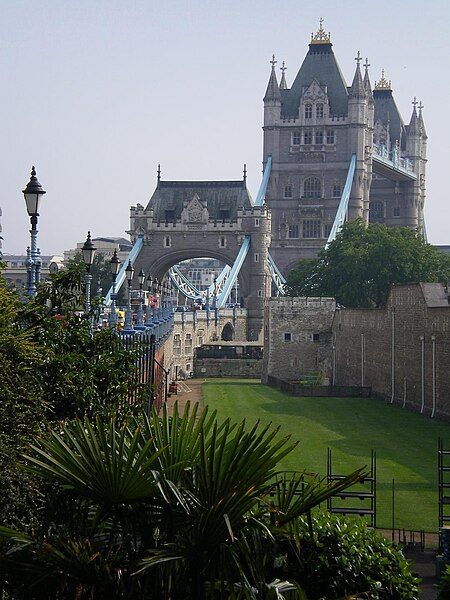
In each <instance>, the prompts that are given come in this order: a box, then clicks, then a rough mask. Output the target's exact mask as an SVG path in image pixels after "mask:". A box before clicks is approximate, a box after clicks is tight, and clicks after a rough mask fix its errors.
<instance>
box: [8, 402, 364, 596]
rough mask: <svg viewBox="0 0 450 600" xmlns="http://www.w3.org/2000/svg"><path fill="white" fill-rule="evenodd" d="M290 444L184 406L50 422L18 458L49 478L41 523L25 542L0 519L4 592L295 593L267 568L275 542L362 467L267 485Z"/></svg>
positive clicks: (274, 556) (275, 555)
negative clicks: (338, 475)
mask: <svg viewBox="0 0 450 600" xmlns="http://www.w3.org/2000/svg"><path fill="white" fill-rule="evenodd" d="M293 447H294V444H292V443H290V441H289V439H288V438H283V437H281V436H280V435H279V432H278V430H277V429H274V428H271V427H269V426H266V427H261V426H259V425H255V426H254V427H251V428H247V427H246V425H245V423H240V424H235V423H232V422H230V421H229V420H226V421H224V422H218V421H217V419H216V417H215V414H211V415H210V414H209V413H208V410H207V409H205V410H203V412H202V414H201V415H199V414H198V413H197V407H195V408H194V410H193V411H190V410H189V407H187V408H186V410H185V412H184V414H183V415H179V414H178V412H177V410H176V409H175V413H174V415H173V417H169V415H168V414H167V412H166V410H164V411H163V414H162V416H161V417H158V416H157V415H156V414H155V413H153V414H152V417H151V418H147V417H146V416H145V415H142V416H141V417H140V418H135V417H129V418H128V419H126V421H125V422H124V423H123V424H122V425H119V424H117V423H116V421H115V420H112V421H111V422H110V423H109V424H105V423H104V422H103V421H102V420H101V419H100V418H97V419H96V421H95V424H91V423H90V422H89V421H88V420H86V419H85V420H84V421H81V420H75V421H73V422H71V423H68V424H66V426H65V427H64V428H63V430H62V431H59V430H58V431H57V430H54V429H53V430H52V431H51V432H50V435H44V436H40V437H39V439H38V441H37V443H36V444H35V446H34V447H33V449H32V452H30V454H29V456H28V458H27V470H28V472H30V473H32V474H33V475H35V476H37V477H39V478H42V479H43V480H44V481H46V482H49V483H51V484H53V485H56V486H57V493H56V494H55V498H54V501H53V502H49V505H48V507H47V518H48V522H47V527H46V528H45V529H44V530H43V531H42V532H41V533H40V535H38V536H35V537H33V538H32V537H28V536H25V535H24V534H23V533H21V532H20V531H13V530H11V529H6V528H0V559H1V560H2V564H3V569H4V570H5V573H6V576H5V579H6V582H7V584H8V590H9V591H11V592H13V593H16V594H19V595H20V594H22V596H21V597H23V594H27V597H30V598H35V599H36V600H37V599H41V598H45V599H46V600H47V599H49V600H51V599H53V598H55V599H56V598H62V597H64V598H71V597H72V598H73V597H77V598H99V599H102V598H105V597H106V596H107V595H108V596H110V597H112V598H119V597H120V598H125V597H126V598H131V597H133V598H136V599H139V598H142V599H144V598H145V599H151V598H155V599H158V600H164V599H169V598H170V599H177V598H192V599H194V598H195V600H198V599H201V598H205V599H209V598H211V599H213V598H224V597H226V598H242V599H243V598H255V599H256V598H267V599H269V598H283V597H285V598H297V599H299V600H300V599H301V600H305V596H304V594H303V592H302V590H301V588H300V587H299V585H298V583H297V582H296V581H295V578H292V579H291V580H289V581H287V580H286V579H285V578H284V579H283V578H280V577H279V576H277V573H276V571H277V568H276V567H275V566H274V565H275V564H276V561H277V560H279V557H280V549H279V547H280V543H281V542H283V544H284V543H286V542H288V541H289V540H290V539H291V538H292V531H291V528H290V527H291V524H292V523H295V522H296V520H297V519H298V517H299V516H301V515H303V514H305V513H307V512H308V511H309V510H311V508H312V507H314V506H316V505H317V504H318V503H319V502H323V501H324V500H325V499H326V498H327V497H328V496H329V495H330V494H331V493H334V492H336V491H337V490H338V489H344V488H345V487H347V486H348V485H351V484H352V483H354V482H355V481H358V480H359V479H360V477H361V476H362V474H361V472H355V473H354V474H352V475H351V476H349V477H348V478H347V479H345V480H343V481H339V482H336V483H335V484H334V485H333V486H331V487H330V486H327V485H325V484H323V483H322V482H320V480H318V478H317V477H311V478H309V477H306V476H305V475H294V476H293V477H292V478H289V480H288V479H286V478H284V477H282V478H281V479H279V480H278V481H274V478H275V477H276V476H277V465H278V463H279V461H280V459H282V458H283V457H284V456H285V455H286V454H287V453H289V452H290V451H291V450H292V448H293ZM58 490H59V491H58ZM270 492H272V494H273V496H271V495H270ZM295 492H300V494H299V495H297V494H296V493H295ZM278 570H279V569H278Z"/></svg>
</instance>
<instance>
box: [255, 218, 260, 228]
mask: <svg viewBox="0 0 450 600" xmlns="http://www.w3.org/2000/svg"><path fill="white" fill-rule="evenodd" d="M255 227H259V219H255Z"/></svg>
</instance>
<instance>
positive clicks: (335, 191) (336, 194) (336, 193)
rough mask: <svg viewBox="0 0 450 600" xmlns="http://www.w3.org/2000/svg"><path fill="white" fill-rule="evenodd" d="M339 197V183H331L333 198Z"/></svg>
mask: <svg viewBox="0 0 450 600" xmlns="http://www.w3.org/2000/svg"><path fill="white" fill-rule="evenodd" d="M340 197H341V184H340V183H335V184H334V185H333V198H340Z"/></svg>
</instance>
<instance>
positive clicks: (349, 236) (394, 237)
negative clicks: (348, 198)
mask: <svg viewBox="0 0 450 600" xmlns="http://www.w3.org/2000/svg"><path fill="white" fill-rule="evenodd" d="M449 278H450V257H449V256H447V255H445V254H442V253H440V252H439V251H438V250H437V249H436V248H434V247H433V246H431V245H430V244H427V243H426V242H424V240H423V238H422V236H421V235H420V234H419V233H417V232H415V231H413V230H412V229H408V228H406V227H386V226H385V225H380V224H378V223H374V224H370V225H368V226H366V225H365V224H364V222H363V221H362V220H361V219H357V220H355V221H351V222H347V223H345V225H344V226H343V228H342V230H341V232H340V233H339V234H338V235H337V236H336V239H335V240H334V241H333V242H331V244H330V245H329V246H328V248H327V249H324V250H322V252H321V253H320V255H319V260H318V261H317V262H316V263H314V262H311V263H310V264H308V263H306V262H305V261H302V262H301V263H300V264H299V265H298V267H297V268H296V269H294V270H293V271H291V273H289V275H288V277H287V290H288V293H289V294H290V295H297V294H298V293H299V292H300V293H301V295H306V296H333V297H335V298H336V300H337V302H338V303H339V304H341V305H343V306H347V307H361V308H370V307H379V306H382V305H383V304H384V303H385V302H386V300H387V297H388V294H389V290H390V288H391V285H392V284H394V283H412V282H446V281H447V280H448V279H449Z"/></svg>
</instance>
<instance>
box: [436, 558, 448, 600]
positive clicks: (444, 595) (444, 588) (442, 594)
mask: <svg viewBox="0 0 450 600" xmlns="http://www.w3.org/2000/svg"><path fill="white" fill-rule="evenodd" d="M437 600H450V565H445V571H444V572H443V574H442V576H441V579H440V580H439V594H438V596H437Z"/></svg>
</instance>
